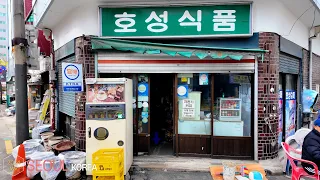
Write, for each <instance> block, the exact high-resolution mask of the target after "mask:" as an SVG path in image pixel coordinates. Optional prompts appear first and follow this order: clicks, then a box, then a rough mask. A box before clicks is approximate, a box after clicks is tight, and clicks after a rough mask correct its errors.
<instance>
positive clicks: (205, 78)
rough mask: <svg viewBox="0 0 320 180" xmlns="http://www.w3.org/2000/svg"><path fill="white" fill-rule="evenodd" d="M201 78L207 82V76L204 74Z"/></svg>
mask: <svg viewBox="0 0 320 180" xmlns="http://www.w3.org/2000/svg"><path fill="white" fill-rule="evenodd" d="M200 78H201V80H202V81H205V80H207V78H208V77H207V75H206V74H202V75H201V77H200Z"/></svg>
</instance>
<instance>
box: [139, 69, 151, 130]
mask: <svg viewBox="0 0 320 180" xmlns="http://www.w3.org/2000/svg"><path fill="white" fill-rule="evenodd" d="M148 82H149V77H148V75H138V103H137V106H138V107H137V109H138V111H137V112H138V113H139V118H138V133H139V134H144V133H148V132H149V131H148V130H149V85H148Z"/></svg>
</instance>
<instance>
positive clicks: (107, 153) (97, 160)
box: [92, 148, 124, 176]
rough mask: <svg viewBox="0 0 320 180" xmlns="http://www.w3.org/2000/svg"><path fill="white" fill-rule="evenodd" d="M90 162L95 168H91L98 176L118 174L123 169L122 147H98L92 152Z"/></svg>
mask: <svg viewBox="0 0 320 180" xmlns="http://www.w3.org/2000/svg"><path fill="white" fill-rule="evenodd" d="M92 164H93V165H95V167H96V169H93V170H92V173H95V174H97V175H100V176H108V174H118V173H120V172H122V171H123V170H124V153H123V148H116V149H100V150H98V151H96V152H95V153H93V154H92Z"/></svg>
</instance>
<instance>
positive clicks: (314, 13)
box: [310, 8, 316, 30]
mask: <svg viewBox="0 0 320 180" xmlns="http://www.w3.org/2000/svg"><path fill="white" fill-rule="evenodd" d="M315 20H316V8H314V12H313V21H312V25H311V27H310V30H311V29H312V27H313V25H314V22H315Z"/></svg>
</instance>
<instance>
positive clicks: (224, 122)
mask: <svg viewBox="0 0 320 180" xmlns="http://www.w3.org/2000/svg"><path fill="white" fill-rule="evenodd" d="M251 84H252V78H251V75H250V74H215V75H214V115H213V119H214V122H213V135H214V136H251V122H252V118H251V117H252V116H251V107H252V102H251Z"/></svg>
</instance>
